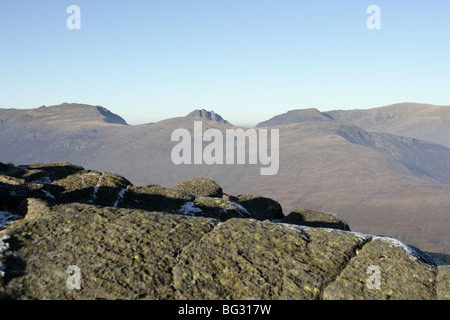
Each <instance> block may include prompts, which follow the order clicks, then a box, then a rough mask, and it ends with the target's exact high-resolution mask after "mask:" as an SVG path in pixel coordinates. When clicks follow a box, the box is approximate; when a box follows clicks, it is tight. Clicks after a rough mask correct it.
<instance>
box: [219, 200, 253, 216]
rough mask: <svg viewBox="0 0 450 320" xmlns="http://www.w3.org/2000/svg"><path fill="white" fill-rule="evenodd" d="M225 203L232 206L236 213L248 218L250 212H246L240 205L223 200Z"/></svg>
mask: <svg viewBox="0 0 450 320" xmlns="http://www.w3.org/2000/svg"><path fill="white" fill-rule="evenodd" d="M224 201H225V202H227V203H229V204H231V205H232V206H234V207H236V208H238V213H239V214H240V215H241V216H243V215H242V214H245V215H247V216H249V217H250V212H248V210H247V209H245V208H244V207H243V206H242V205H240V204H239V203H236V202H233V201H229V200H224Z"/></svg>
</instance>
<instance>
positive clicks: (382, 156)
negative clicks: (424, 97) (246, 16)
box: [0, 109, 450, 252]
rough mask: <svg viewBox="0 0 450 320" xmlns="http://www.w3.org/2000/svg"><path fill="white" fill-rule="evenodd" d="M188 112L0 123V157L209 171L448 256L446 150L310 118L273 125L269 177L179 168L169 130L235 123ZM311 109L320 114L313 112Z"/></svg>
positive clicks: (144, 178) (152, 172)
mask: <svg viewBox="0 0 450 320" xmlns="http://www.w3.org/2000/svg"><path fill="white" fill-rule="evenodd" d="M55 110H63V109H55ZM9 112H11V111H9ZM0 114H1V113H0ZM194 114H195V116H194V117H192V114H191V116H189V117H178V118H172V119H167V120H164V121H160V122H157V123H154V124H152V125H140V126H127V125H123V124H115V123H106V122H99V121H96V122H86V123H84V122H82V123H80V122H79V121H78V120H77V119H79V118H75V120H74V121H73V122H70V121H69V120H66V119H65V120H58V121H56V120H55V121H52V122H51V124H49V125H45V119H44V118H42V119H40V120H39V121H22V122H19V121H16V122H15V123H16V125H14V126H10V125H3V124H2V125H0V136H1V137H2V140H1V141H0V161H2V162H14V163H17V164H29V163H36V162H58V161H69V162H71V163H74V164H78V165H82V166H87V167H90V168H93V169H95V170H100V171H110V172H116V173H118V174H121V175H123V176H126V177H128V178H129V179H130V180H131V181H132V182H133V183H134V184H138V185H146V184H161V185H174V184H176V183H178V182H179V181H181V180H188V179H191V178H195V177H200V176H202V177H209V178H211V179H213V180H215V181H217V182H218V183H219V184H220V185H221V186H223V188H224V190H225V191H226V192H229V193H232V194H241V193H246V192H250V193H254V194H259V195H261V196H264V197H272V198H276V199H277V200H278V201H279V202H280V203H281V204H282V206H283V208H285V209H286V210H287V212H289V210H293V209H296V208H299V207H306V208H311V209H315V210H319V211H327V212H336V213H338V214H339V215H341V216H342V217H344V218H345V219H346V220H347V221H349V222H350V223H351V225H353V226H354V228H355V230H358V231H362V232H368V233H372V234H389V235H394V236H396V237H397V238H399V239H400V240H402V241H405V242H408V243H411V244H413V245H416V246H418V247H421V248H424V249H425V250H428V251H435V252H448V248H449V247H450V235H449V233H448V230H449V228H450V224H449V223H450V222H449V211H448V208H450V187H449V182H450V176H449V175H450V169H449V165H450V161H449V159H450V152H449V149H447V148H445V147H443V146H439V145H435V144H431V143H427V142H424V141H420V140H417V139H412V138H405V137H399V136H395V135H392V134H386V133H371V132H368V131H366V130H363V129H361V128H359V127H356V126H354V125H342V124H337V123H335V121H319V122H317V121H310V119H311V118H309V120H308V121H304V122H300V123H293V124H289V125H282V126H280V127H279V130H280V170H279V172H278V174H277V175H275V176H261V175H260V168H261V167H262V165H260V164H256V165H249V164H242V165H211V166H210V165H205V164H204V165H175V164H173V163H172V161H171V151H172V148H173V147H174V146H175V145H176V144H177V142H174V141H171V134H172V132H173V131H174V130H175V129H178V128H185V129H188V130H189V131H190V132H191V134H192V133H193V124H194V121H199V120H201V121H202V123H203V130H206V129H208V128H216V129H219V130H220V131H221V132H222V133H224V132H225V130H226V129H227V128H228V129H235V128H236V127H234V126H232V125H230V124H227V123H223V122H220V121H219V122H218V121H215V120H216V119H217V118H216V117H214V119H215V120H209V119H208V117H206V118H204V117H199V116H200V115H199V114H198V113H194ZM308 114H312V115H314V117H316V116H318V117H325V116H323V115H321V114H320V113H318V112H317V111H314V110H312V111H308ZM325 118H326V119H330V118H328V117H325ZM2 119H4V121H6V122H9V121H11V120H10V119H8V118H7V117H5V116H4V117H3V118H2ZM211 119H213V118H212V117H211ZM330 120H331V119H330ZM19 123H20V125H19ZM43 123H44V124H43ZM255 130H257V131H258V130H259V129H255ZM192 139H193V137H192ZM207 144H208V143H206V142H205V143H204V146H206V145H207Z"/></svg>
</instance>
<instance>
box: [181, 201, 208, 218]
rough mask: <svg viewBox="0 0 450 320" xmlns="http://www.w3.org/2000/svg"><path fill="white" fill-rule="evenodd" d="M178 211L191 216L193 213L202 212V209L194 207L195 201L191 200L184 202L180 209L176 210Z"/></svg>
mask: <svg viewBox="0 0 450 320" xmlns="http://www.w3.org/2000/svg"><path fill="white" fill-rule="evenodd" d="M177 212H178V213H181V214H184V215H188V216H193V215H194V213H199V212H203V211H202V209H200V208H197V207H195V203H194V202H192V201H189V202H186V203H185V204H184V205H183V206H182V207H181V208H180V209H178V210H177Z"/></svg>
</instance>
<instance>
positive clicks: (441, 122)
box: [257, 103, 450, 147]
mask: <svg viewBox="0 0 450 320" xmlns="http://www.w3.org/2000/svg"><path fill="white" fill-rule="evenodd" d="M312 110H315V111H312ZM304 121H315V122H322V121H333V122H335V123H338V124H346V125H354V126H358V127H360V128H362V129H364V130H367V131H370V132H385V133H391V134H395V135H399V136H406V137H413V138H416V139H421V140H426V141H429V142H433V143H437V144H442V145H444V146H446V147H450V134H449V128H450V106H436V105H431V104H420V103H399V104H393V105H389V106H385V107H379V108H373V109H368V110H336V111H328V112H326V113H323V112H319V111H318V110H316V109H305V110H292V111H288V112H287V113H284V114H281V115H277V116H275V117H273V118H272V119H270V120H267V121H264V122H261V123H259V124H258V125H257V127H273V126H279V125H284V124H290V123H298V122H304Z"/></svg>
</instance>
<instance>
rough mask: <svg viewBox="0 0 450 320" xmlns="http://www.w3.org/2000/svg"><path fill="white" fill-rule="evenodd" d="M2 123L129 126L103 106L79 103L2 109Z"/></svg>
mask: <svg viewBox="0 0 450 320" xmlns="http://www.w3.org/2000/svg"><path fill="white" fill-rule="evenodd" d="M0 121H2V124H3V125H7V124H14V123H17V124H20V125H22V124H24V123H29V124H40V123H41V122H45V125H52V124H56V125H60V124H61V123H64V122H70V123H71V124H73V123H76V122H79V123H84V124H85V123H93V122H100V123H102V122H103V123H111V124H122V125H127V123H126V121H125V120H124V119H122V118H121V117H120V116H118V115H116V114H114V113H112V112H111V111H109V110H108V109H106V108H104V107H101V106H91V105H86V104H77V103H63V104H61V105H57V106H50V107H46V106H42V107H40V108H37V109H0Z"/></svg>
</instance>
